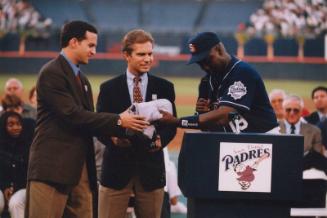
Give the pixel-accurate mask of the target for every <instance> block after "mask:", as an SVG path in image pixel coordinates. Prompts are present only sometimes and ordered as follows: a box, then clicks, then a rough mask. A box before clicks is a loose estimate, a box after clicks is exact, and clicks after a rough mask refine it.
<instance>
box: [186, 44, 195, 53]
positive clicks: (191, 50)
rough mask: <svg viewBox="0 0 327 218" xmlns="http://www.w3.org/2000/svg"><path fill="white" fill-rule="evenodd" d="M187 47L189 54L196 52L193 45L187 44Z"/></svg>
mask: <svg viewBox="0 0 327 218" xmlns="http://www.w3.org/2000/svg"><path fill="white" fill-rule="evenodd" d="M188 47H189V49H190V52H191V53H195V52H196V48H195V46H194V45H193V44H189V45H188Z"/></svg>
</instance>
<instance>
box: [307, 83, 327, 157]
mask: <svg viewBox="0 0 327 218" xmlns="http://www.w3.org/2000/svg"><path fill="white" fill-rule="evenodd" d="M311 97H312V100H313V103H314V105H315V107H316V109H317V110H316V111H314V112H312V113H311V114H310V115H309V116H307V117H305V119H306V121H308V122H309V123H311V124H313V125H316V126H318V127H319V128H320V130H321V136H322V141H323V145H324V150H325V152H326V150H327V87H325V86H318V87H316V88H314V89H313V90H312V93H311Z"/></svg>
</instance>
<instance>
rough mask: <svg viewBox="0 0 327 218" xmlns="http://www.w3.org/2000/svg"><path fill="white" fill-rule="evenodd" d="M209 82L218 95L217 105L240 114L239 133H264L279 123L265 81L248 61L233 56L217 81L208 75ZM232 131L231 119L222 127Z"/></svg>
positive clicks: (232, 123)
mask: <svg viewBox="0 0 327 218" xmlns="http://www.w3.org/2000/svg"><path fill="white" fill-rule="evenodd" d="M209 82H210V85H211V89H212V92H215V94H216V96H217V98H216V99H217V101H216V103H215V104H216V107H219V106H222V105H225V106H229V107H233V108H235V110H237V111H238V113H239V114H240V120H239V129H240V131H241V132H257V133H264V132H267V131H269V130H271V129H273V128H275V127H277V126H278V123H277V119H276V116H275V113H274V111H273V109H272V107H271V105H270V102H269V98H268V96H267V92H266V88H265V86H264V83H263V81H262V79H261V77H260V75H259V74H258V72H257V71H256V70H254V69H253V68H252V67H251V66H250V65H249V64H247V63H245V62H243V61H241V60H238V59H237V58H235V57H232V60H231V63H230V64H229V67H228V70H227V72H226V73H225V74H224V75H223V78H221V79H220V81H219V82H218V83H217V81H214V78H213V77H210V78H209ZM214 82H216V84H217V85H216V88H215V85H214ZM215 90H217V91H215ZM235 130H236V127H235V124H234V122H229V125H227V126H226V127H225V131H227V132H235Z"/></svg>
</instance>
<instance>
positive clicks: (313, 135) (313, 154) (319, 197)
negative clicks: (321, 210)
mask: <svg viewBox="0 0 327 218" xmlns="http://www.w3.org/2000/svg"><path fill="white" fill-rule="evenodd" d="M283 108H284V111H285V119H284V120H283V121H280V122H279V123H280V131H281V133H287V134H296V135H303V136H304V159H303V163H304V164H303V170H308V169H312V168H315V169H317V170H320V171H323V172H324V173H325V174H327V159H326V157H325V156H323V155H322V154H321V152H322V144H321V133H320V129H319V128H317V127H316V126H314V125H312V124H309V123H306V122H304V121H303V119H301V113H302V109H303V100H302V99H301V98H300V97H298V96H295V95H292V96H288V97H286V99H285V100H284V102H283ZM303 184H304V189H303V196H304V201H303V203H302V204H300V205H299V206H300V207H324V205H325V198H326V184H325V181H306V180H304V183H303Z"/></svg>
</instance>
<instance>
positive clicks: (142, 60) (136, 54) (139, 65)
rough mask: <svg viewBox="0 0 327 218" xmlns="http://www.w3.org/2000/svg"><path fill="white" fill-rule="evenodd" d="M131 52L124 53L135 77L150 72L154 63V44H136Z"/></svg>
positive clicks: (130, 70)
mask: <svg viewBox="0 0 327 218" xmlns="http://www.w3.org/2000/svg"><path fill="white" fill-rule="evenodd" d="M131 49H132V51H131V52H124V57H125V59H126V61H127V65H128V70H129V72H131V73H132V74H134V75H142V74H143V73H147V72H149V71H150V69H151V67H152V63H153V44H152V43H151V42H145V43H135V44H133V45H132V46H131Z"/></svg>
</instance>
